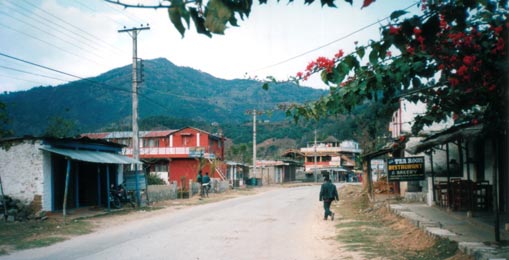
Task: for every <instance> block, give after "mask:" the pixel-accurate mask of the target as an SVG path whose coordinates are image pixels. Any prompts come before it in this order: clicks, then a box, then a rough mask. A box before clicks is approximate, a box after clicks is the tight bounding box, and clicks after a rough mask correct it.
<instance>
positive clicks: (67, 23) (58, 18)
mask: <svg viewBox="0 0 509 260" xmlns="http://www.w3.org/2000/svg"><path fill="white" fill-rule="evenodd" d="M24 3H27V4H29V5H31V6H33V7H34V8H36V9H38V10H41V11H42V12H43V13H45V14H47V15H49V16H51V17H53V18H55V19H56V20H58V21H60V22H62V23H64V24H66V25H68V26H70V27H72V28H74V29H76V30H78V31H80V32H81V33H84V34H86V35H88V36H90V37H92V38H94V39H95V40H96V41H97V42H99V43H104V41H103V40H102V39H100V38H99V37H97V36H95V35H93V34H90V33H89V32H87V31H85V30H83V29H81V28H79V27H77V26H75V25H73V24H71V23H69V22H67V21H65V20H63V19H61V18H60V17H58V16H55V15H53V14H52V13H50V12H47V11H46V10H44V9H41V8H39V7H38V6H36V5H35V4H33V3H31V2H30V1H25V2H24ZM104 44H105V45H106V46H109V47H111V48H112V49H114V50H116V49H118V48H117V47H115V46H114V45H110V44H106V43H104Z"/></svg>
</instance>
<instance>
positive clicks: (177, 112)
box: [0, 58, 326, 136]
mask: <svg viewBox="0 0 509 260" xmlns="http://www.w3.org/2000/svg"><path fill="white" fill-rule="evenodd" d="M143 65H144V70H143V74H144V82H143V83H142V84H141V85H139V118H140V120H143V119H146V118H157V117H161V116H163V117H171V118H177V119H190V120H193V121H197V122H205V123H208V124H210V123H212V122H219V123H220V124H223V125H232V124H239V123H242V122H246V121H249V120H251V119H252V117H251V116H250V115H249V114H247V113H246V111H247V110H252V109H257V110H271V109H274V108H275V107H276V106H277V104H280V103H288V102H297V103H303V102H306V101H311V100H316V99H318V98H319V97H320V96H321V95H324V94H325V93H326V92H325V91H323V90H317V89H312V88H309V87H302V86H297V85H295V84H273V85H271V87H270V88H269V89H268V90H264V89H262V87H261V85H262V84H261V83H260V82H259V81H254V80H245V79H235V80H225V79H220V78H216V77H213V76H212V75H210V74H207V73H205V72H201V71H198V70H195V69H192V68H189V67H179V66H176V65H174V64H173V63H171V62H170V61H168V60H166V59H163V58H158V59H153V60H146V61H144V64H143ZM131 70H132V69H131V65H126V66H124V67H120V68H116V69H113V70H111V71H108V72H106V73H103V74H101V75H99V76H97V77H93V78H87V79H82V80H78V81H74V82H71V83H68V84H63V85H59V86H44V87H42V86H41V87H35V88H32V89H30V90H26V91H19V92H11V93H4V94H1V95H0V102H3V103H5V104H6V105H7V112H8V116H9V118H10V122H9V125H10V127H11V130H12V131H13V132H14V134H15V135H16V136H21V135H41V134H43V133H44V131H45V130H46V129H47V128H48V126H49V125H50V124H51V122H59V121H58V120H57V121H55V120H54V119H55V118H61V119H65V120H66V121H71V122H73V124H74V126H75V127H77V129H79V131H81V132H93V131H100V130H101V129H104V128H105V127H108V126H111V125H115V124H121V122H129V120H130V119H129V118H130V117H131V114H132V108H131V89H132V85H131V81H132V76H131ZM261 118H264V117H261ZM265 118H266V117H265ZM283 119H284V113H283V112H282V111H276V112H275V113H273V114H271V117H270V120H271V121H280V120H283Z"/></svg>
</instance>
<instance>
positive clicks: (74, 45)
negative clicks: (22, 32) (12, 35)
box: [0, 11, 104, 65]
mask: <svg viewBox="0 0 509 260" xmlns="http://www.w3.org/2000/svg"><path fill="white" fill-rule="evenodd" d="M0 14H3V15H5V16H7V17H10V18H11V19H13V20H16V21H18V22H19V23H23V24H25V25H28V26H29V27H32V28H34V29H35V30H36V31H38V32H43V33H46V34H47V35H50V36H52V37H53V39H58V40H60V41H62V42H64V43H67V44H69V46H71V47H73V48H77V49H78V50H80V51H82V52H83V53H90V54H91V55H94V56H95V57H97V58H100V59H104V58H103V57H101V56H100V55H98V54H96V53H93V52H90V51H85V50H84V49H83V48H80V47H78V46H77V45H76V44H75V43H73V42H70V41H68V40H66V39H64V38H62V37H60V36H58V35H56V34H54V33H52V32H50V31H48V30H45V29H44V28H41V27H38V26H36V25H33V24H31V23H28V22H26V21H24V20H21V19H19V18H16V17H14V16H12V15H11V14H8V13H5V12H2V11H0ZM34 37H35V36H34ZM36 38H37V37H36ZM89 46H90V45H89ZM90 47H92V46H90ZM92 48H94V47H92ZM94 49H95V48H94ZM80 56H81V55H80ZM81 57H83V58H86V57H84V56H81ZM89 60H90V61H93V60H92V59H89ZM94 62H96V61H94ZM96 63H97V62H96ZM97 64H100V63H97ZM101 65H104V64H101Z"/></svg>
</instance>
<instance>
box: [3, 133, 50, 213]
mask: <svg viewBox="0 0 509 260" xmlns="http://www.w3.org/2000/svg"><path fill="white" fill-rule="evenodd" d="M40 147H41V144H40V141H33V140H27V141H21V142H18V143H15V144H13V146H11V147H10V148H8V149H5V148H0V175H1V178H2V187H3V191H4V194H5V195H8V196H11V197H13V198H16V199H19V200H21V201H23V202H25V203H30V202H31V201H33V199H34V195H39V196H41V197H42V204H43V208H44V209H47V208H48V206H49V208H51V198H50V197H49V196H51V195H50V194H43V190H44V189H43V187H48V185H49V187H51V179H46V178H47V177H48V176H45V175H43V172H44V169H48V168H49V167H50V163H49V158H45V156H43V152H42V151H41V150H39V148H40ZM48 172H49V171H48ZM49 190H51V189H49Z"/></svg>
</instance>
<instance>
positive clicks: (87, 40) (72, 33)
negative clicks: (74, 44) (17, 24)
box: [11, 2, 123, 55]
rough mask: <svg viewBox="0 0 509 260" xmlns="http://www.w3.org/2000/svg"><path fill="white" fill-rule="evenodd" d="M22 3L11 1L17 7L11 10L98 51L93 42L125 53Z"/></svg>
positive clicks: (118, 52)
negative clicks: (31, 9) (29, 8)
mask: <svg viewBox="0 0 509 260" xmlns="http://www.w3.org/2000/svg"><path fill="white" fill-rule="evenodd" d="M20 3H21V2H11V4H13V5H14V7H16V8H12V9H11V10H12V11H14V12H17V13H19V14H20V15H22V16H24V17H23V18H24V19H31V20H34V21H35V22H37V24H43V25H45V26H47V27H51V28H52V29H53V30H55V31H58V32H59V33H61V34H63V35H66V36H67V37H69V38H72V39H73V40H76V41H78V42H81V43H83V44H85V45H86V46H88V47H90V48H92V49H93V50H94V51H97V50H98V49H97V46H93V45H92V44H98V45H102V46H103V47H106V48H109V49H110V50H112V51H114V52H116V53H117V54H121V55H123V53H121V52H120V51H119V50H118V48H116V47H114V46H111V45H108V44H105V43H104V41H101V40H94V39H92V38H91V37H86V35H84V34H82V33H77V32H76V30H71V29H68V28H66V27H65V26H63V25H62V24H58V23H56V22H55V21H52V20H50V19H48V18H47V17H44V16H42V15H40V14H38V13H37V12H32V11H30V10H28V9H27V8H26V7H25V6H22V5H20ZM25 3H28V2H25ZM28 4H30V3H28ZM30 5H31V4H30ZM32 6H34V5H32ZM34 7H36V8H37V9H38V10H40V11H43V12H44V10H42V9H41V8H39V7H37V6H34ZM97 39H98V38H97ZM83 40H84V41H83Z"/></svg>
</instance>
